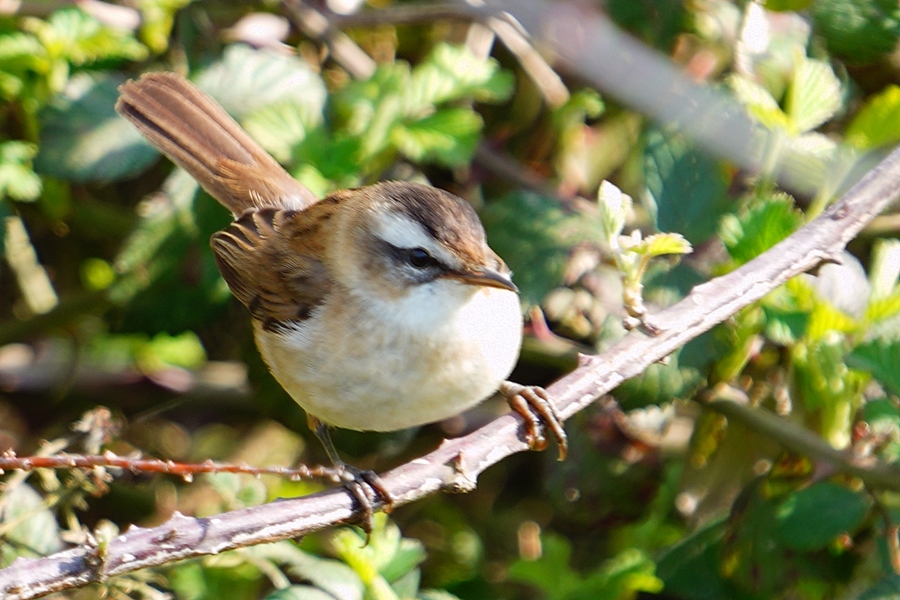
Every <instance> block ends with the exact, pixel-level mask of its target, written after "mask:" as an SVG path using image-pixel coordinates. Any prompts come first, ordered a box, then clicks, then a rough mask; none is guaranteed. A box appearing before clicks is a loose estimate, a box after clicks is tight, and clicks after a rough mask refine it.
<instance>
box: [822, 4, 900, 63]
mask: <svg viewBox="0 0 900 600" xmlns="http://www.w3.org/2000/svg"><path fill="white" fill-rule="evenodd" d="M810 12H811V16H812V19H813V22H814V24H815V28H816V31H817V32H818V33H819V34H820V35H822V36H823V37H824V38H825V41H826V43H827V44H828V49H829V50H831V51H832V52H834V53H836V54H839V55H842V56H843V57H845V58H847V59H849V60H851V61H854V62H860V63H866V62H872V61H874V60H876V59H878V58H879V57H881V56H883V55H885V54H889V53H890V52H892V51H893V50H894V48H895V47H896V45H897V40H898V39H900V7H898V5H897V3H896V2H895V1H894V0H853V1H852V2H848V1H847V0H816V1H815V2H813V3H812V5H811V10H810Z"/></svg>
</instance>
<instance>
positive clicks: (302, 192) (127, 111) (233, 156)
mask: <svg viewBox="0 0 900 600" xmlns="http://www.w3.org/2000/svg"><path fill="white" fill-rule="evenodd" d="M119 94H120V95H119V100H118V102H116V110H117V111H118V112H119V114H120V115H122V116H123V117H125V118H126V119H128V121H130V122H131V123H132V124H133V125H134V126H135V127H136V128H137V129H138V131H140V132H141V134H143V135H144V137H146V138H147V140H149V141H150V143H151V144H153V145H154V146H155V147H156V148H157V149H158V150H159V151H160V152H162V153H163V154H165V155H166V156H167V157H169V159H171V160H172V162H174V163H175V164H177V165H178V166H180V167H182V168H183V169H184V170H186V171H187V172H188V173H190V174H191V176H192V177H193V178H194V179H196V180H197V182H198V183H199V184H200V185H201V186H203V189H205V190H206V191H207V192H209V193H210V195H212V196H213V197H214V198H216V199H217V200H218V201H219V202H221V203H222V204H223V205H224V206H225V207H226V208H228V209H229V210H230V211H231V212H232V213H233V214H234V215H235V216H237V215H240V214H241V213H243V212H244V211H245V210H246V209H248V208H252V207H256V208H263V207H275V208H287V209H293V210H303V209H304V208H306V207H307V206H309V205H310V204H312V203H314V202H316V197H315V196H314V195H313V193H312V192H310V191H309V190H308V189H307V188H306V187H305V186H304V185H303V184H301V183H300V182H299V181H297V180H296V179H294V178H293V177H291V176H290V175H289V174H288V173H287V172H286V171H285V170H284V169H283V168H282V167H281V165H279V164H278V162H277V161H276V160H275V159H274V158H272V157H271V156H270V155H269V154H268V153H267V152H266V151H265V150H263V149H262V148H261V147H260V146H259V145H258V144H257V143H256V142H254V141H253V140H252V139H251V138H250V136H249V135H247V133H246V132H245V131H244V130H243V129H241V126H240V125H238V124H237V123H236V122H235V120H234V119H232V118H231V117H230V116H229V115H228V113H226V112H225V110H224V109H223V108H222V107H221V106H220V105H219V104H218V103H217V102H216V101H215V100H213V99H212V98H210V97H209V96H207V95H206V94H204V93H203V92H201V91H200V90H199V89H198V88H197V87H196V86H194V84H192V83H190V82H189V81H187V80H186V79H184V78H183V77H181V76H180V75H177V74H175V73H164V72H156V73H147V74H145V75H143V76H142V77H141V78H140V79H137V80H135V81H128V82H126V83H124V84H123V85H122V86H121V87H120V88H119Z"/></svg>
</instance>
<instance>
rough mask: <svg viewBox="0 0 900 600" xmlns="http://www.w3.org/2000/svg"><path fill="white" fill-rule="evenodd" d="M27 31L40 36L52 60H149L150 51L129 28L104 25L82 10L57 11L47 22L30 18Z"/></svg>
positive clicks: (26, 27) (75, 63)
mask: <svg viewBox="0 0 900 600" xmlns="http://www.w3.org/2000/svg"><path fill="white" fill-rule="evenodd" d="M24 28H25V29H26V30H30V31H31V32H33V33H34V34H35V35H36V36H37V37H38V39H39V40H40V41H41V44H42V45H43V46H44V48H45V49H46V52H47V54H49V55H50V56H51V57H59V58H62V59H64V60H66V61H68V62H69V63H71V64H73V65H76V66H79V65H87V64H91V63H95V62H98V61H103V60H132V61H138V60H143V59H144V58H146V57H147V48H145V47H144V45H143V44H141V43H140V42H138V41H137V40H136V39H134V37H133V36H132V35H131V33H130V32H129V31H128V30H127V29H123V28H116V27H109V26H107V25H104V24H103V23H101V22H100V21H98V20H97V19H96V18H94V17H92V16H91V15H89V14H87V13H86V12H84V11H82V10H81V9H79V8H63V9H61V10H57V11H55V12H54V13H53V14H52V15H50V18H49V19H47V20H46V21H42V20H40V19H35V18H29V19H27V20H26V21H25V24H24Z"/></svg>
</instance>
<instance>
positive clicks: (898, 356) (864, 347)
mask: <svg viewBox="0 0 900 600" xmlns="http://www.w3.org/2000/svg"><path fill="white" fill-rule="evenodd" d="M847 364H848V365H850V366H851V367H853V368H855V369H859V370H861V371H866V372H867V373H871V375H872V376H873V377H874V378H875V379H877V380H878V381H879V382H880V383H881V384H882V385H884V386H885V387H886V388H887V389H888V390H889V391H890V392H891V393H892V394H895V395H900V369H897V365H900V341H888V340H883V339H875V340H871V341H869V342H866V343H865V344H860V345H859V346H857V347H856V348H854V349H853V350H852V351H851V352H850V354H849V355H848V356H847Z"/></svg>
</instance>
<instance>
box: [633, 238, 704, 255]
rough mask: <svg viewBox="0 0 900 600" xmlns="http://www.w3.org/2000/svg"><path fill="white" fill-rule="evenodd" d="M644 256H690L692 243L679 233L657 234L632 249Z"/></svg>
mask: <svg viewBox="0 0 900 600" xmlns="http://www.w3.org/2000/svg"><path fill="white" fill-rule="evenodd" d="M631 250H632V251H634V252H637V253H638V254H641V255H643V256H649V257H653V256H665V255H666V254H690V253H691V252H692V251H693V248H691V244H690V242H688V241H687V240H686V239H684V238H683V237H682V236H681V235H679V234H677V233H655V234H653V235H649V236H647V237H646V238H644V239H643V241H642V242H641V243H640V244H639V245H637V246H635V247H633V248H631Z"/></svg>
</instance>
